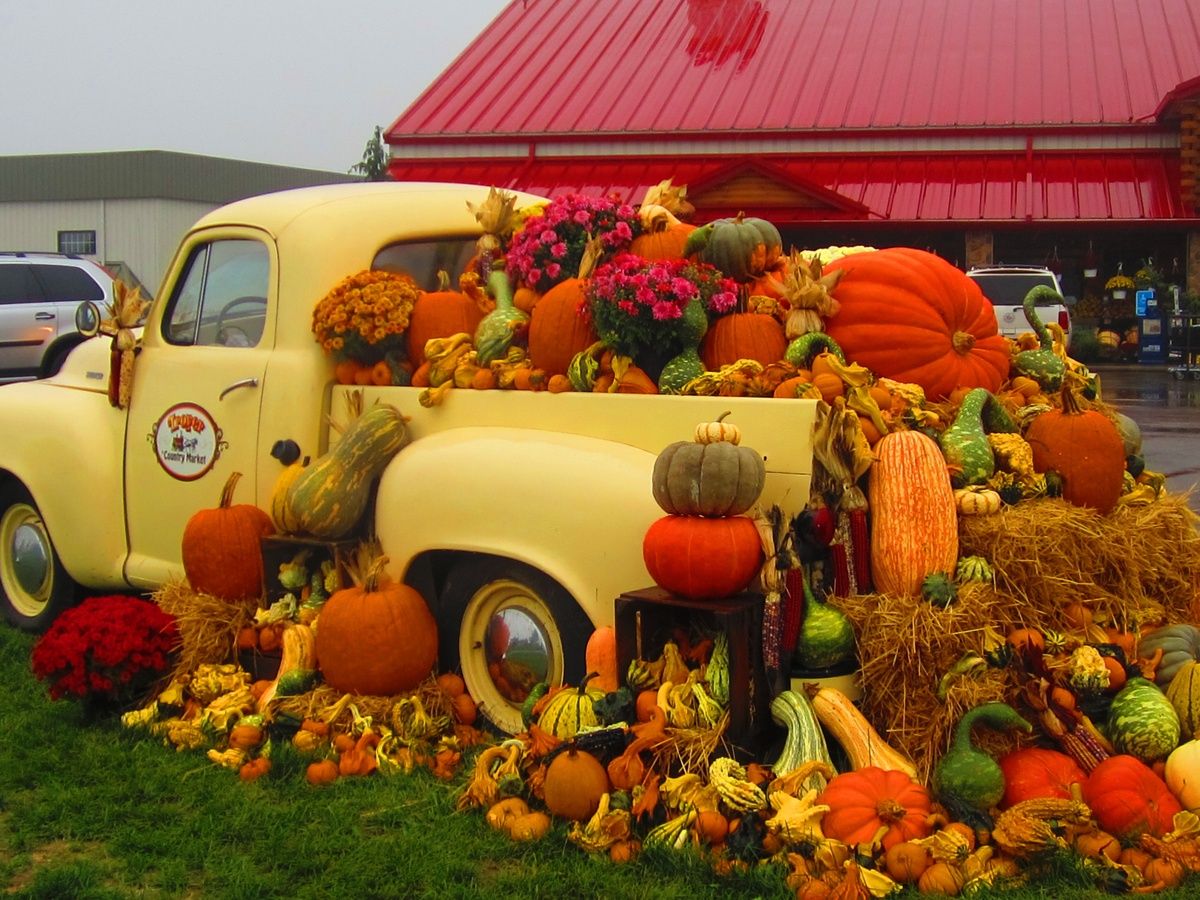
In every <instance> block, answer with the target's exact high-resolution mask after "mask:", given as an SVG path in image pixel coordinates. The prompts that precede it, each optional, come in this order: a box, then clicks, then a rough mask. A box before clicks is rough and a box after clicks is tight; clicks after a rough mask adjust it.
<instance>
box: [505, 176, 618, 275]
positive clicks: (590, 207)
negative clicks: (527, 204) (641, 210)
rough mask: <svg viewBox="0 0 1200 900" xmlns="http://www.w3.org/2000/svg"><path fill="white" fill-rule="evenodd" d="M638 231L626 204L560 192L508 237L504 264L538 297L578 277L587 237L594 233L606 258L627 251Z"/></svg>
mask: <svg viewBox="0 0 1200 900" xmlns="http://www.w3.org/2000/svg"><path fill="white" fill-rule="evenodd" d="M640 229H641V223H640V222H639V220H638V216H637V211H636V210H635V209H634V208H633V207H632V206H630V205H629V204H627V203H624V204H622V203H617V202H616V201H614V200H609V199H605V198H602V197H588V196H585V195H583V194H562V195H560V196H558V197H555V198H554V199H553V200H551V201H550V202H549V203H548V204H546V205H545V206H544V207H543V208H542V209H541V211H540V212H538V213H535V214H533V215H531V216H530V217H529V218H527V219H526V220H525V223H524V225H523V226H522V227H521V229H520V230H519V231H517V232H516V233H515V234H513V236H512V240H511V242H510V243H509V246H508V252H507V253H506V254H505V260H506V263H505V264H506V266H507V267H508V270H509V272H511V273H512V274H513V275H514V276H515V277H517V278H519V279H520V280H521V281H522V282H524V283H525V284H526V285H528V286H529V287H531V288H533V289H534V290H535V291H538V292H541V293H544V292H545V291H547V290H549V289H550V288H552V287H554V285H556V284H558V283H559V282H561V281H565V280H566V279H568V278H574V277H575V276H576V275H578V274H579V261H580V260H581V259H582V258H583V248H584V245H585V244H586V243H587V240H588V237H589V235H598V236H599V237H600V239H601V241H602V242H603V246H604V251H605V253H606V254H607V255H611V254H613V253H616V252H617V251H619V250H622V249H624V248H625V247H628V246H629V242H630V241H632V240H633V239H634V237H635V236H636V235H637V234H638V232H639V231H640Z"/></svg>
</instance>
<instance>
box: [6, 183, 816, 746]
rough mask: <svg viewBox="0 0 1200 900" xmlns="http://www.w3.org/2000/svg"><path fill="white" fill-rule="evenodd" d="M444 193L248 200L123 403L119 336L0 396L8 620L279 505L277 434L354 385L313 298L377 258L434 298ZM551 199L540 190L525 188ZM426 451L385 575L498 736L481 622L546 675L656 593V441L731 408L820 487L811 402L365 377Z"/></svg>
mask: <svg viewBox="0 0 1200 900" xmlns="http://www.w3.org/2000/svg"><path fill="white" fill-rule="evenodd" d="M486 194H487V189H485V188H481V187H473V186H465V185H445V184H397V183H382V184H354V185H340V186H331V187H319V188H309V189H302V190H296V191H285V192H281V193H276V194H271V195H266V196H261V197H256V198H252V199H247V200H243V201H239V202H235V203H232V204H230V205H228V206H225V207H223V208H221V209H218V210H216V211H214V212H212V213H210V214H208V215H206V216H204V217H203V218H202V219H201V220H200V221H199V222H197V223H196V225H195V226H194V227H193V228H192V229H191V230H190V231H189V232H188V233H187V234H186V236H185V237H184V238H183V241H182V243H181V244H180V247H179V249H178V251H177V253H176V255H175V257H174V260H173V261H172V263H171V265H170V266H169V268H168V270H167V273H166V275H165V278H164V282H163V285H162V287H161V289H160V290H159V292H158V294H157V298H158V299H157V300H156V301H155V303H154V305H153V306H152V307H151V309H150V312H149V315H148V318H147V319H146V323H145V327H144V332H143V334H142V338H141V346H140V351H139V353H138V355H137V358H136V365H135V367H134V377H133V386H132V393H131V397H130V401H129V404H128V407H127V408H125V409H120V408H116V407H114V406H113V405H111V404H110V402H109V399H108V396H107V388H108V379H109V353H110V341H109V340H108V339H107V338H103V337H102V338H99V339H93V340H91V341H87V342H85V343H84V344H83V345H81V346H80V347H79V348H77V349H76V351H75V352H74V353H73V354H72V355H71V356H70V358H69V359H68V360H67V362H66V364H65V366H64V367H63V369H62V371H61V372H60V373H59V374H58V375H57V376H55V377H53V378H49V379H46V380H43V381H39V382H28V383H22V384H13V385H6V386H4V387H2V388H0V434H2V435H3V436H4V437H3V439H2V440H0V593H2V595H3V601H4V602H3V605H4V608H5V613H6V616H7V618H8V620H9V621H10V622H11V623H13V624H15V625H16V626H18V627H22V628H26V629H33V630H37V629H42V628H45V627H46V626H47V625H48V624H49V623H50V621H51V620H52V619H53V618H54V616H55V615H57V614H58V613H59V612H60V611H61V610H63V609H64V608H65V607H67V606H68V605H70V604H71V603H73V602H75V601H76V600H78V599H79V598H80V597H81V596H83V595H85V592H91V593H95V592H102V591H112V590H135V591H147V592H149V591H153V590H154V589H155V588H157V587H159V586H160V585H163V584H165V583H167V582H169V581H170V580H172V579H179V578H181V577H182V566H181V562H180V558H181V555H180V544H181V536H182V532H183V527H184V524H185V522H186V521H187V519H188V517H189V516H191V515H192V514H193V513H194V512H195V511H196V510H198V509H201V508H205V507H212V506H215V505H216V503H217V500H218V497H219V495H220V493H221V487H222V485H223V484H224V482H225V480H226V478H227V477H228V475H229V474H230V473H231V472H233V471H238V472H241V473H243V478H242V481H241V482H240V484H239V486H238V489H237V494H236V498H235V499H236V502H239V503H248V502H254V503H256V504H258V505H259V506H260V507H263V508H264V509H266V508H269V504H270V497H271V492H272V488H273V486H274V484H275V482H276V479H277V477H278V476H279V474H280V472H281V470H282V469H281V463H280V461H279V460H278V459H276V458H275V457H273V456H272V454H271V450H272V447H273V446H275V445H276V444H277V442H279V441H293V442H295V444H296V445H297V446H298V447H299V448H300V450H301V451H302V452H303V454H305V455H308V456H313V457H314V458H315V457H316V456H317V455H318V454H320V453H322V452H324V451H325V450H326V449H327V447H328V446H329V443H330V442H331V441H335V440H336V439H337V432H336V431H334V430H331V429H330V427H329V422H330V420H331V419H332V420H335V421H336V420H338V419H339V418H341V417H343V416H344V415H345V414H346V409H347V402H348V400H347V398H348V395H349V393H350V392H351V391H352V390H355V389H354V388H349V387H344V386H341V385H338V384H337V383H336V381H335V379H334V366H333V364H332V362H331V361H330V360H329V358H327V356H326V355H325V354H324V353H323V352H322V350H321V348H320V347H319V346H318V344H317V342H316V341H315V340H314V337H313V334H312V331H311V324H312V311H313V308H314V306H315V305H316V303H317V302H318V301H319V300H320V299H321V297H322V296H323V295H324V294H325V293H326V292H327V291H328V290H329V289H330V288H331V287H332V286H333V285H335V284H336V283H338V282H339V281H340V280H342V279H343V278H345V277H346V276H347V275H350V274H353V273H355V272H358V271H360V270H363V269H366V268H372V267H374V268H388V269H403V270H405V271H407V272H409V273H411V274H413V275H414V276H415V277H417V278H418V280H419V281H421V282H423V286H424V287H426V288H428V289H434V288H435V286H436V284H437V271H438V270H439V269H449V270H451V274H452V276H453V277H455V278H456V277H457V271H459V270H461V268H462V267H463V265H464V264H465V263H466V261H467V259H468V258H469V257H470V256H471V255H472V253H473V251H474V245H475V241H476V239H477V237H478V236H479V234H480V229H479V225H478V224H477V222H476V220H475V218H474V216H473V215H472V214H471V213H470V211H469V210H468V207H467V201H472V202H474V203H480V202H482V201H483V200H484V199H485V197H486ZM535 199H537V198H532V197H528V196H522V198H521V202H522V203H524V202H530V201H533V200H535ZM365 390H366V397H365V400H366V402H367V403H368V404H370V403H372V402H374V401H375V400H380V401H383V402H386V403H389V404H392V405H394V406H396V407H397V408H398V409H399V410H400V411H401V412H403V413H404V414H405V415H406V416H409V417H411V421H410V422H409V429H410V434H411V437H412V440H411V442H410V443H409V444H408V445H407V446H406V447H405V448H404V449H403V450H401V451H400V452H399V453H398V454H397V456H396V457H395V458H394V459H393V460H392V462H391V463H390V465H389V466H388V468H387V469H386V470H385V471H384V473H383V475H382V476H381V478H380V480H379V482H378V487H377V489H376V494H375V497H374V503H373V512H372V513H371V514H372V515H373V517H374V521H373V525H374V530H375V532H376V534H377V536H378V538H379V540H380V541H381V543H382V546H383V549H384V551H385V552H386V554H387V555H388V557H389V559H390V571H391V573H392V574H393V575H394V576H395V577H397V578H403V579H405V580H407V581H408V582H409V583H410V584H412V585H414V586H415V587H417V588H418V589H419V590H420V591H421V592H422V593H423V595H424V596H425V598H426V600H427V601H428V603H429V605H430V608H431V609H432V610H433V612H434V614H435V616H436V618H437V621H438V626H439V635H440V647H439V653H440V655H439V661H438V665H439V668H440V669H441V670H446V669H454V668H457V667H461V670H462V672H463V674H464V677H465V679H466V681H467V684H468V686H469V687H470V690H471V692H472V694H473V695H474V696H475V697H476V698H477V699H478V700H479V702H480V705H481V707H482V709H483V711H484V712H485V713H486V714H487V715H488V717H489V718H490V719H491V720H492V721H493V722H495V723H496V724H498V725H501V726H502V727H503V726H504V725H505V724H506V723H507V724H508V725H509V726H510V727H511V726H515V725H516V723H517V722H518V721H519V719H518V718H516V717H517V716H518V712H519V711H518V709H517V707H516V706H515V705H514V704H513V703H512V702H510V701H508V700H506V699H505V698H503V697H502V696H501V695H500V694H499V693H498V691H497V690H496V689H495V686H494V685H492V684H491V681H490V678H489V676H488V668H487V662H488V658H487V657H488V654H494V653H496V652H498V651H497V649H496V648H495V647H486V648H485V641H484V635H485V634H486V633H488V628H489V624H490V623H493V622H495V621H496V620H497V619H502V620H503V621H504V622H505V624H506V625H508V626H509V627H507V628H505V629H504V631H505V633H507V634H509V635H511V640H513V641H521V642H523V644H524V649H525V651H526V652H528V651H529V650H530V649H533V650H534V651H535V653H536V655H537V656H538V657H539V658H540V659H541V661H542V662H541V668H542V671H541V672H539V674H541V675H543V676H544V677H546V678H548V679H550V680H551V681H552V682H554V681H558V680H561V679H568V680H570V679H577V678H579V677H580V675H581V674H582V666H583V657H584V653H583V648H584V644H585V642H586V640H587V638H588V636H589V635H590V633H591V630H592V629H593V627H594V626H596V625H599V624H607V623H611V622H612V621H613V617H614V601H615V599H616V598H617V597H618V596H619V595H620V594H621V593H623V592H627V591H631V590H637V589H639V588H643V587H647V586H650V585H651V584H652V581H651V579H650V576H649V575H648V574H647V571H646V568H645V564H644V562H643V559H642V549H641V545H642V536H643V534H644V533H645V531H646V528H647V527H648V526H649V524H650V523H651V522H652V521H653V520H654V519H656V518H657V517H658V516H660V515H662V511H661V510H660V509H659V508H658V507H657V505H656V503H655V501H654V499H653V497H652V494H651V487H650V483H651V471H652V468H653V464H654V459H655V456H656V454H657V453H658V452H659V451H660V450H662V448H663V447H665V446H666V445H668V444H669V443H671V442H672V441H677V440H685V439H690V437H691V435H692V433H693V431H694V427H695V424H696V423H698V422H700V421H704V420H712V419H714V418H716V417H717V416H719V415H720V414H721V413H722V412H724V411H726V410H730V411H731V412H732V415H731V417H730V421H733V422H736V423H737V424H738V425H739V426H740V428H741V430H742V434H743V436H744V438H743V443H745V444H746V445H748V446H751V447H753V448H755V449H756V450H757V451H759V452H760V453H761V454H762V456H763V457H764V459H765V462H766V470H767V478H766V488H765V491H764V495H763V501H762V502H763V503H765V504H779V505H780V506H782V507H783V508H784V509H785V510H787V511H789V512H793V513H795V512H798V511H799V510H801V509H803V507H804V506H805V505H806V503H807V501H808V497H809V482H810V476H811V472H812V447H811V433H812V428H813V423H814V418H815V414H816V410H815V403H814V401H810V400H794V401H780V400H773V399H757V398H741V397H739V398H729V397H694V396H687V397H683V396H661V395H660V396H653V395H642V396H636V395H626V394H576V393H563V394H550V393H546V392H529V391H503V390H489V391H477V390H465V389H464V390H455V391H452V392H451V393H450V394H449V395H448V396H447V398H446V399H445V401H444V402H443V403H442V404H440V405H438V406H435V407H432V408H424V407H422V406H421V405H420V404H419V403H418V401H417V398H418V394H419V390H418V389H417V388H412V387H369V388H366V389H365Z"/></svg>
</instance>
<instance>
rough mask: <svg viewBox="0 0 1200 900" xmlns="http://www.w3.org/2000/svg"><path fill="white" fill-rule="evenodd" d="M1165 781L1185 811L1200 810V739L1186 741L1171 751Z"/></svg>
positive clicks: (1164, 774)
mask: <svg viewBox="0 0 1200 900" xmlns="http://www.w3.org/2000/svg"><path fill="white" fill-rule="evenodd" d="M1163 780H1165V781H1166V782H1167V787H1169V788H1170V789H1171V793H1172V794H1174V795H1175V796H1176V797H1178V798H1179V802H1180V803H1182V804H1183V808H1184V809H1190V810H1192V811H1196V810H1200V739H1195V740H1190V741H1185V742H1184V743H1182V744H1180V745H1179V746H1178V747H1176V748H1175V749H1174V750H1172V751H1171V755H1170V756H1168V757H1167V764H1166V768H1165V769H1164V770H1163Z"/></svg>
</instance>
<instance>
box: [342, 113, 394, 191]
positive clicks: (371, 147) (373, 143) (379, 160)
mask: <svg viewBox="0 0 1200 900" xmlns="http://www.w3.org/2000/svg"><path fill="white" fill-rule="evenodd" d="M350 174H351V175H361V176H363V178H364V179H366V180H367V181H388V180H390V179H391V175H389V174H388V153H387V149H386V147H385V145H384V143H383V128H382V127H381V126H379V125H376V126H375V134H374V135H372V137H371V139H370V140H369V141H367V146H366V149H364V150H363V157H362V162H358V163H355V164H354V165H352V166H351V167H350Z"/></svg>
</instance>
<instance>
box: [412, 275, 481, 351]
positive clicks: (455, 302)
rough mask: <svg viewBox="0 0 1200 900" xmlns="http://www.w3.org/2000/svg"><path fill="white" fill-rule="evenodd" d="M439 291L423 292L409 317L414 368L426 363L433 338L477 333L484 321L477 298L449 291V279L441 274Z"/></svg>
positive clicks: (461, 292)
mask: <svg viewBox="0 0 1200 900" xmlns="http://www.w3.org/2000/svg"><path fill="white" fill-rule="evenodd" d="M438 281H439V282H440V284H439V286H438V290H436V291H421V292H420V293H419V294H418V295H417V300H416V302H415V303H414V304H413V308H412V314H411V315H410V317H409V322H408V331H407V332H406V334H407V336H408V358H409V359H410V360H411V361H412V364H413V366H414V367H416V368H419V367H420V365H421V363H423V362H425V344H426V342H427V341H429V340H430V339H432V338H447V337H450V335H452V334H459V333H460V332H465V333H467V334H474V333H475V329H476V328H478V327H479V323H480V322H481V321H482V320H483V310H482V309H480V307H479V304H478V302H476V300H475V298H474V297H472V296H470V295H469V294H467V293H465V292H463V291H452V290H450V276H449V275H448V274H447V273H446V272H438Z"/></svg>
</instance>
